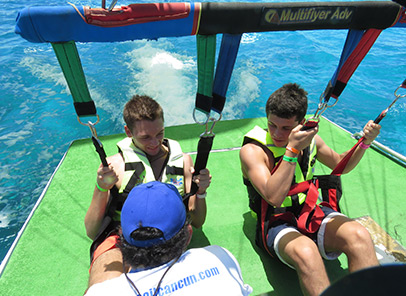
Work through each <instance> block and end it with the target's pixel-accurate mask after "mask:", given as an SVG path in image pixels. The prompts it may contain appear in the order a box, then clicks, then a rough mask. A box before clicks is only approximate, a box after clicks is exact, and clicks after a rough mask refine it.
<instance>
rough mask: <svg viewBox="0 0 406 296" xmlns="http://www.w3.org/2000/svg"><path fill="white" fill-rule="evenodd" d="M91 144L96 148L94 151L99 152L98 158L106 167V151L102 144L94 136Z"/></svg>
mask: <svg viewBox="0 0 406 296" xmlns="http://www.w3.org/2000/svg"><path fill="white" fill-rule="evenodd" d="M92 141H93V145H94V147H95V148H96V152H97V153H99V156H100V160H101V162H102V164H103V166H104V167H108V166H109V164H108V163H107V159H106V158H107V156H106V152H105V151H104V148H103V145H102V144H101V143H100V141H99V140H97V139H96V138H95V137H92Z"/></svg>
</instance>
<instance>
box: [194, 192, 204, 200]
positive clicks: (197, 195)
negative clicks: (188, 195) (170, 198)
mask: <svg viewBox="0 0 406 296" xmlns="http://www.w3.org/2000/svg"><path fill="white" fill-rule="evenodd" d="M206 195H207V192H205V193H203V194H196V197H197V198H199V199H204V198H206Z"/></svg>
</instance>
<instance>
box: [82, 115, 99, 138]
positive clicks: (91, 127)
mask: <svg viewBox="0 0 406 296" xmlns="http://www.w3.org/2000/svg"><path fill="white" fill-rule="evenodd" d="M96 117H97V121H96V122H95V123H93V122H91V121H88V122H87V123H83V122H82V121H81V120H80V117H79V116H78V117H77V118H78V121H79V123H80V124H81V125H84V126H88V127H89V128H90V132H91V133H92V136H93V137H94V138H95V139H98V138H97V131H96V128H95V127H94V126H95V125H96V124H98V123H99V121H100V117H99V115H97V114H96Z"/></svg>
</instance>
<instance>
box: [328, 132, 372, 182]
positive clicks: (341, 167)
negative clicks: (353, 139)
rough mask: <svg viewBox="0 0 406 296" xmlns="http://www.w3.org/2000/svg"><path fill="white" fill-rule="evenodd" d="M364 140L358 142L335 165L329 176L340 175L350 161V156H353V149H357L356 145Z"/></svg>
mask: <svg viewBox="0 0 406 296" xmlns="http://www.w3.org/2000/svg"><path fill="white" fill-rule="evenodd" d="M364 139H365V138H364V137H362V138H361V139H359V140H358V142H357V143H356V144H355V145H354V147H352V148H351V150H350V151H348V153H347V155H346V156H345V157H344V158H343V159H342V160H341V161H340V162H339V163H338V164H337V166H336V167H335V168H334V170H333V171H332V172H331V175H338V176H339V175H341V174H342V173H343V171H344V169H345V167H346V166H347V163H348V161H349V160H350V158H351V156H352V155H353V154H354V151H355V149H357V147H358V145H359V144H360V143H361V142H362V140H364Z"/></svg>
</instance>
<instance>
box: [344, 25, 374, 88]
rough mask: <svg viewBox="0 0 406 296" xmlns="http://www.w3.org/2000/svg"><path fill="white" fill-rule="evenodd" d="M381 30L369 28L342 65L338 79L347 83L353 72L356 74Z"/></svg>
mask: <svg viewBox="0 0 406 296" xmlns="http://www.w3.org/2000/svg"><path fill="white" fill-rule="evenodd" d="M381 32H382V30H378V29H368V30H367V31H366V32H365V33H364V35H363V36H362V38H361V40H360V41H359V43H358V45H357V46H356V47H355V49H354V50H353V52H352V53H351V55H350V56H349V57H348V58H347V60H346V61H345V63H344V65H343V66H342V67H341V71H340V73H339V75H338V77H337V80H338V81H341V82H344V83H347V82H348V80H350V78H351V76H352V74H354V71H355V70H356V69H357V67H358V65H359V64H360V63H361V61H362V60H363V59H364V57H365V56H366V54H367V53H368V51H369V50H370V49H371V47H372V45H374V43H375V41H376V39H377V38H378V36H379V34H380V33H381Z"/></svg>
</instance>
